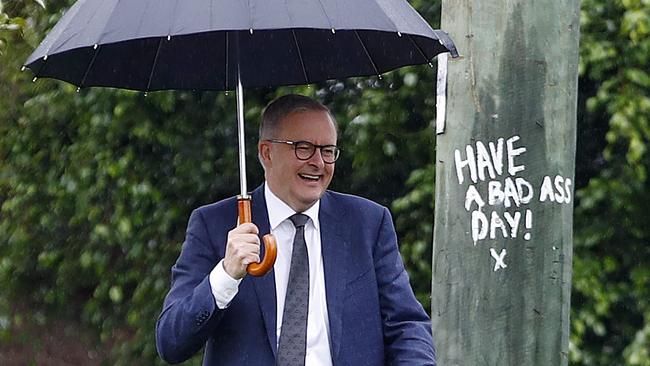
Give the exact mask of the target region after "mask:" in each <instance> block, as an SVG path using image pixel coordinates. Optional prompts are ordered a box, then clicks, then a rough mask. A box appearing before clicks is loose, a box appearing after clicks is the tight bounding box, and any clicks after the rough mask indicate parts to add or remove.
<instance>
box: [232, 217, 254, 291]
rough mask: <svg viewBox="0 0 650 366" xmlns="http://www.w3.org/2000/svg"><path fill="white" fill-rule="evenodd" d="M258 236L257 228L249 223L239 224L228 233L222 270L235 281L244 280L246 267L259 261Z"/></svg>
mask: <svg viewBox="0 0 650 366" xmlns="http://www.w3.org/2000/svg"><path fill="white" fill-rule="evenodd" d="M258 234H259V230H258V229H257V226H255V224H251V223H246V224H241V225H239V226H237V227H236V228H234V229H232V230H230V231H229V232H228V244H226V257H225V258H224V260H223V269H224V270H225V271H226V273H227V274H228V275H229V276H230V277H232V278H234V279H236V280H239V279H241V278H244V276H246V267H247V266H248V265H249V264H251V263H255V262H259V261H260V238H259V236H257V235H258Z"/></svg>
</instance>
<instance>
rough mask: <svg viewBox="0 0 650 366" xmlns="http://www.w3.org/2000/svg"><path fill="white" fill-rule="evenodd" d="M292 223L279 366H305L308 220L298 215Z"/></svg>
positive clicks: (292, 217)
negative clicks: (306, 240) (291, 251)
mask: <svg viewBox="0 0 650 366" xmlns="http://www.w3.org/2000/svg"><path fill="white" fill-rule="evenodd" d="M289 220H291V222H293V225H294V226H295V227H296V236H294V238H293V253H292V254H291V267H290V269H289V282H288V284H287V295H286V297H285V299H284V312H283V313H282V314H283V315H282V329H281V331H280V344H279V346H278V360H277V365H278V366H298V365H300V366H302V365H304V364H305V349H306V348H307V310H309V257H308V256H307V245H306V244H305V223H307V220H309V216H307V215H303V214H295V215H293V216H291V217H290V218H289Z"/></svg>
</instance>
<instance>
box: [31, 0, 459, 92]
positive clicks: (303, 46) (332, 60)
mask: <svg viewBox="0 0 650 366" xmlns="http://www.w3.org/2000/svg"><path fill="white" fill-rule="evenodd" d="M442 52H451V54H452V56H456V55H457V52H456V49H455V46H454V44H453V42H452V41H451V39H450V38H449V36H448V35H447V34H446V33H445V32H443V31H440V30H433V29H431V27H430V26H429V25H428V24H427V23H426V21H424V20H423V19H422V17H421V16H420V15H419V14H418V13H417V12H416V11H415V10H414V9H413V8H412V7H411V6H410V5H409V4H408V3H407V2H406V1H405V0H248V1H232V0H195V1H191V2H184V1H179V0H122V1H120V0H79V1H78V2H77V3H75V5H74V6H73V7H72V8H70V10H69V11H68V12H67V13H66V14H65V15H64V16H63V17H62V18H61V20H60V21H59V22H58V23H57V25H56V26H55V27H54V29H52V31H51V32H50V33H49V34H48V36H47V37H46V38H45V40H44V41H43V42H42V43H41V44H40V46H39V47H38V48H37V49H36V50H35V51H34V52H33V53H32V55H31V56H30V57H29V58H28V60H27V62H26V63H25V67H27V68H29V69H31V70H32V72H33V73H34V75H35V77H50V78H56V79H61V80H65V81H68V82H70V83H72V84H74V85H77V86H78V87H90V86H108V87H118V88H125V89H133V90H141V91H154V90H164V89H179V90H231V89H234V88H235V87H236V85H237V75H238V72H239V75H240V77H241V83H242V85H243V86H244V87H256V86H276V85H296V84H309V83H314V82H318V81H323V80H328V79H337V78H345V77H350V76H369V75H381V73H384V72H386V71H390V70H393V69H396V68H398V67H401V66H406V65H415V64H423V63H428V62H429V61H430V60H431V59H432V58H433V57H435V56H436V55H437V54H439V53H442Z"/></svg>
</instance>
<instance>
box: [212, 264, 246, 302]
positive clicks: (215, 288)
mask: <svg viewBox="0 0 650 366" xmlns="http://www.w3.org/2000/svg"><path fill="white" fill-rule="evenodd" d="M240 282H241V279H239V280H236V279H234V278H232V277H230V275H229V274H228V273H226V270H225V269H224V268H223V259H222V260H221V261H220V262H219V263H218V264H217V265H216V266H215V267H214V269H213V270H212V272H210V289H211V290H212V296H213V297H214V301H215V302H216V303H217V307H218V308H219V309H225V308H227V307H228V305H230V302H231V301H232V299H233V298H235V295H237V292H238V291H239V283H240Z"/></svg>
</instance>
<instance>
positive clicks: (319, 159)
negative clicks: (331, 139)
mask: <svg viewBox="0 0 650 366" xmlns="http://www.w3.org/2000/svg"><path fill="white" fill-rule="evenodd" d="M308 162H309V163H310V164H312V165H316V166H317V167H319V168H322V167H324V166H325V161H324V160H323V155H321V153H320V149H319V148H316V150H315V151H314V155H312V156H311V158H309V161H308Z"/></svg>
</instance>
